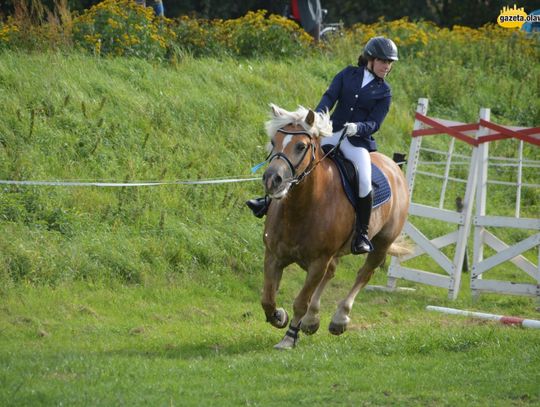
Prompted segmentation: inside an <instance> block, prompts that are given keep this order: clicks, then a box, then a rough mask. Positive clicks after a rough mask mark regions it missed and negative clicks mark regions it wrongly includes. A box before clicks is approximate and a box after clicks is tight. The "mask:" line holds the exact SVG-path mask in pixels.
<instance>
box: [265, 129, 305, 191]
mask: <svg viewBox="0 0 540 407" xmlns="http://www.w3.org/2000/svg"><path fill="white" fill-rule="evenodd" d="M278 133H283V134H291V135H295V136H296V135H299V134H303V135H305V136H308V137H309V148H310V149H311V159H310V161H309V164H308V166H307V167H306V169H305V170H304V171H303V172H302V173H300V174H296V170H297V169H298V167H299V166H300V164H301V163H302V162H303V161H304V158H306V154H307V152H308V149H306V150H305V151H304V154H303V155H302V157H301V158H300V160H299V161H298V163H297V164H296V166H295V165H293V163H292V162H291V160H289V158H288V157H287V156H286V155H285V154H284V153H282V152H279V153H275V154H272V155H270V156H269V157H268V158H267V160H266V161H268V163H271V162H272V161H273V160H274V159H276V158H281V159H282V160H284V161H285V162H286V163H287V165H288V166H289V169H290V170H291V174H292V179H291V181H290V182H291V184H292V185H295V184H298V183H299V182H300V181H302V180H303V179H304V177H305V176H306V175H308V174H309V173H310V172H311V170H312V169H313V167H314V166H312V165H311V164H312V163H313V161H314V160H315V144H314V143H313V136H312V135H311V134H309V133H308V132H307V131H286V130H283V129H282V128H281V129H278Z"/></svg>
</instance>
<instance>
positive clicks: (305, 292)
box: [274, 258, 329, 349]
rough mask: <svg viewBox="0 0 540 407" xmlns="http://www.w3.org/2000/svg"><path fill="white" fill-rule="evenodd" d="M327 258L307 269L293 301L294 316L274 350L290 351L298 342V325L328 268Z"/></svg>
mask: <svg viewBox="0 0 540 407" xmlns="http://www.w3.org/2000/svg"><path fill="white" fill-rule="evenodd" d="M328 262H329V259H328V258H324V259H320V260H317V261H315V262H313V263H311V264H310V265H309V267H308V271H307V275H306V280H305V281H304V286H303V287H302V289H301V290H300V292H299V293H298V295H297V296H296V298H295V299H294V304H293V310H294V315H293V318H292V320H291V323H290V326H289V329H288V330H287V332H286V333H285V336H284V337H283V339H282V340H281V342H279V343H278V344H277V345H276V346H274V348H276V349H291V348H294V346H295V345H296V342H297V341H298V331H299V330H300V323H301V321H302V317H303V316H304V315H305V314H306V312H307V309H308V306H309V303H310V301H311V296H312V295H313V292H314V291H315V289H316V288H317V286H319V284H320V283H321V280H322V279H323V277H324V275H325V272H326V269H327V267H328Z"/></svg>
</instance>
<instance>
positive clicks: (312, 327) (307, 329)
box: [300, 321, 320, 335]
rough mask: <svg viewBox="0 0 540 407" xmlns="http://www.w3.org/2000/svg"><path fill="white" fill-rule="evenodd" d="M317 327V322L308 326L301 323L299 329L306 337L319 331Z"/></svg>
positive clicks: (318, 323)
mask: <svg viewBox="0 0 540 407" xmlns="http://www.w3.org/2000/svg"><path fill="white" fill-rule="evenodd" d="M319 326H320V322H319V321H317V322H314V323H312V324H309V325H306V324H304V323H303V322H302V324H301V325H300V329H301V330H302V332H303V333H305V334H306V335H313V334H314V333H315V332H317V331H318V330H319Z"/></svg>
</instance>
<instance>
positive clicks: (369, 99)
mask: <svg viewBox="0 0 540 407" xmlns="http://www.w3.org/2000/svg"><path fill="white" fill-rule="evenodd" d="M397 60H398V50H397V47H396V44H394V42H393V41H392V40H391V39H389V38H385V37H373V38H371V39H370V40H369V41H368V42H367V43H366V45H365V47H364V50H363V51H362V53H361V54H360V56H359V58H358V66H357V67H354V66H348V67H346V68H345V69H343V70H342V71H341V72H339V73H338V74H337V75H336V76H335V77H334V79H333V80H332V83H331V84H330V87H329V88H328V89H327V90H326V92H325V93H324V95H323V96H322V98H321V101H320V102H319V104H318V106H317V108H316V109H315V110H316V111H317V112H324V111H330V110H331V109H332V108H333V107H334V106H335V105H336V103H337V106H336V108H335V109H334V111H333V112H332V115H331V119H332V125H333V130H334V134H333V135H332V136H331V137H325V138H324V139H323V140H322V141H321V144H323V145H324V144H333V145H335V144H337V143H338V141H339V139H340V136H341V133H342V131H343V129H345V136H346V137H345V138H344V139H343V140H342V142H341V144H340V149H341V151H342V153H343V155H344V156H345V157H346V158H348V159H349V160H351V161H352V162H353V164H354V165H355V168H356V171H357V174H358V195H359V199H358V202H357V205H356V207H355V211H356V225H355V228H356V234H355V237H354V239H353V241H352V246H351V252H352V253H353V254H362V253H368V252H370V251H372V250H373V246H372V244H371V242H370V241H369V238H368V225H369V218H370V216H371V206H372V193H371V158H370V155H369V152H371V151H376V150H377V145H376V143H375V139H374V138H373V137H372V134H373V133H375V132H376V131H377V130H379V128H380V126H381V124H382V122H383V120H384V119H385V117H386V115H387V113H388V110H389V108H390V101H391V98H392V94H391V91H390V86H389V85H388V84H387V83H386V82H385V80H384V78H385V77H386V75H388V73H389V72H390V70H391V69H392V63H393V62H394V61H397ZM246 204H247V205H248V206H249V207H250V208H251V209H252V210H253V213H254V214H255V216H258V217H262V216H264V214H265V213H266V211H267V209H268V205H269V199H268V198H259V199H254V200H250V201H248V202H246Z"/></svg>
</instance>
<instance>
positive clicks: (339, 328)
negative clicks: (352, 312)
mask: <svg viewBox="0 0 540 407" xmlns="http://www.w3.org/2000/svg"><path fill="white" fill-rule="evenodd" d="M328 330H329V331H330V333H331V334H332V335H336V336H339V335H341V334H342V333H343V332H345V331H346V330H347V324H336V323H335V322H330V325H329V326H328Z"/></svg>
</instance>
